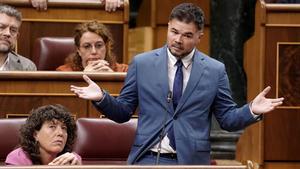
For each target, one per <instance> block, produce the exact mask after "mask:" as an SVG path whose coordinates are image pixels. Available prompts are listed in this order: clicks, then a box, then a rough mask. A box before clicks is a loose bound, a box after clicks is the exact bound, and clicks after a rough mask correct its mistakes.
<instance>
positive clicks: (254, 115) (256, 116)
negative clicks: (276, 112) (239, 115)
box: [249, 102, 262, 120]
mask: <svg viewBox="0 0 300 169" xmlns="http://www.w3.org/2000/svg"><path fill="white" fill-rule="evenodd" d="M249 109H250V113H251V114H252V117H253V118H255V119H257V120H259V119H261V116H262V115H261V114H255V113H253V111H252V102H250V103H249Z"/></svg>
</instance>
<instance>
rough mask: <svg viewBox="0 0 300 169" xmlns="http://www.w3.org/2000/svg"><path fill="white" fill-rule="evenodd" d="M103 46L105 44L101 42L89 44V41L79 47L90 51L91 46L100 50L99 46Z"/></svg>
mask: <svg viewBox="0 0 300 169" xmlns="http://www.w3.org/2000/svg"><path fill="white" fill-rule="evenodd" d="M104 46H105V44H104V43H103V42H97V43H95V44H90V43H84V44H83V45H81V46H80V47H81V48H82V49H83V50H85V51H89V52H91V51H92V50H93V47H94V48H95V49H96V50H100V49H101V48H103V47H104Z"/></svg>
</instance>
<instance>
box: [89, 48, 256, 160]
mask: <svg viewBox="0 0 300 169" xmlns="http://www.w3.org/2000/svg"><path fill="white" fill-rule="evenodd" d="M167 61H168V56H167V47H166V46H165V47H163V48H160V49H156V50H154V51H150V52H147V53H143V54H140V55H138V56H136V57H135V58H134V59H133V61H132V63H131V65H130V66H129V70H128V73H127V77H126V81H125V84H124V87H123V89H122V91H121V94H120V96H119V97H118V98H117V99H115V98H114V97H111V96H109V95H108V94H107V93H106V94H105V97H104V99H103V100H102V101H100V102H93V103H94V105H95V106H96V108H97V109H98V110H101V111H102V112H104V113H105V115H106V116H107V117H108V118H110V119H112V120H114V121H117V122H125V121H127V120H129V119H130V117H131V115H132V112H134V111H135V109H136V108H137V106H139V114H138V115H139V120H138V127H137V132H136V137H135V141H134V144H133V146H132V149H131V152H130V155H129V157H128V163H129V164H133V163H135V162H136V161H137V160H139V158H140V157H141V156H142V155H143V154H144V153H145V152H146V151H147V150H148V149H149V148H151V147H152V146H153V145H154V144H156V143H157V142H158V140H159V139H158V136H159V134H160V132H161V130H162V128H163V125H164V124H165V125H166V131H167V130H168V129H169V128H170V124H172V123H173V125H174V134H175V139H176V152H177V158H178V163H179V164H197V165H200V164H210V150H211V148H210V141H209V138H210V136H209V135H210V129H211V117H212V113H214V114H215V116H216V119H217V120H218V122H219V123H220V126H221V127H222V128H223V129H225V130H228V131H235V130H240V129H242V128H244V127H246V126H248V125H250V124H252V123H254V122H255V121H256V119H254V118H253V116H252V114H251V112H250V110H249V105H248V104H247V105H245V106H243V107H241V108H237V107H236V104H235V103H234V102H233V100H232V98H231V91H230V88H229V82H228V78H227V74H226V71H225V67H224V65H223V64H222V63H220V62H219V61H216V60H214V59H212V58H210V57H208V56H206V55H205V54H203V53H201V52H199V51H198V50H196V51H195V54H194V57H193V63H192V70H191V75H190V79H189V81H188V84H187V86H186V89H185V91H184V93H183V95H182V97H181V100H180V101H179V103H178V106H177V109H176V110H173V106H172V103H168V102H167V97H168V92H169V85H168V73H167V72H168V69H167Z"/></svg>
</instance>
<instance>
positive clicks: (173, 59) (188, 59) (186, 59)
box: [167, 48, 195, 69]
mask: <svg viewBox="0 0 300 169" xmlns="http://www.w3.org/2000/svg"><path fill="white" fill-rule="evenodd" d="M167 52H168V58H169V59H168V60H169V63H170V65H173V66H175V64H176V62H177V57H175V56H174V55H173V54H172V53H171V52H170V50H169V48H168V50H167ZM194 53H195V48H194V49H193V50H192V51H191V52H190V53H189V54H188V55H186V56H185V57H184V58H181V61H182V63H183V67H184V68H185V69H187V68H188V67H189V66H190V65H191V63H192V61H193V56H194Z"/></svg>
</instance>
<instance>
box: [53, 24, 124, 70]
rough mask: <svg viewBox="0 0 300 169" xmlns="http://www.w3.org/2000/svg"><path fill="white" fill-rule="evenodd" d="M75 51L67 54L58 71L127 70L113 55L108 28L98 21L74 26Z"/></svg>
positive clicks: (111, 40)
mask: <svg viewBox="0 0 300 169" xmlns="http://www.w3.org/2000/svg"><path fill="white" fill-rule="evenodd" d="M74 42H75V46H76V50H77V51H76V53H73V54H71V55H69V56H68V57H67V58H66V60H65V64H64V65H62V66H59V67H58V68H57V69H56V70H58V71H90V72H127V69H128V65H126V64H119V63H117V62H116V58H115V56H114V55H113V52H112V48H113V39H112V35H111V33H110V31H109V29H108V28H107V27H106V26H105V25H103V24H102V23H100V22H99V21H90V22H86V23H82V24H79V25H78V26H77V27H76V28H75V35H74Z"/></svg>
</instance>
